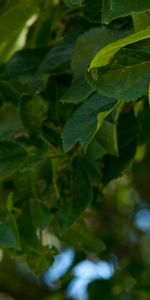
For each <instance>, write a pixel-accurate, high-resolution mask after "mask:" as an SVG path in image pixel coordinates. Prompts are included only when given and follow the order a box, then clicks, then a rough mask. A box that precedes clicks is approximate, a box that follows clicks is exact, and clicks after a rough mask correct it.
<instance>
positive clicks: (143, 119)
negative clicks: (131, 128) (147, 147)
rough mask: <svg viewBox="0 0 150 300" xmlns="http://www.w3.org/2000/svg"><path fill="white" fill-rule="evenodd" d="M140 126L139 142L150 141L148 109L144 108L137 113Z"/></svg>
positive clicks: (149, 112) (149, 113)
mask: <svg viewBox="0 0 150 300" xmlns="http://www.w3.org/2000/svg"><path fill="white" fill-rule="evenodd" d="M138 120H139V126H140V133H139V134H140V137H139V143H140V144H145V143H149V142H150V109H149V108H147V109H144V110H143V111H142V112H140V113H139V115H138Z"/></svg>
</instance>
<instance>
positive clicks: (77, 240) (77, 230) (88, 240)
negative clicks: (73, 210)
mask: <svg viewBox="0 0 150 300" xmlns="http://www.w3.org/2000/svg"><path fill="white" fill-rule="evenodd" d="M63 239H64V240H65V242H67V243H69V245H71V246H72V247H74V248H75V249H76V250H78V251H85V252H87V251H88V252H95V253H97V254H100V253H101V252H102V251H104V250H105V248H106V247H105V244H104V243H103V241H102V240H101V239H100V238H98V237H96V236H95V235H94V234H93V233H92V232H91V231H90V230H89V229H88V227H87V225H86V224H85V223H84V222H83V221H82V220H79V221H78V222H77V223H76V224H74V226H72V228H70V230H69V231H68V232H66V233H65V235H64V236H63Z"/></svg>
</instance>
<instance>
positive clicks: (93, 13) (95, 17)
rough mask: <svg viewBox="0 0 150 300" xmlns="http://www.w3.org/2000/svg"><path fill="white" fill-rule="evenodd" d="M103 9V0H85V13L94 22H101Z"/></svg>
mask: <svg viewBox="0 0 150 300" xmlns="http://www.w3.org/2000/svg"><path fill="white" fill-rule="evenodd" d="M101 9H102V0H95V1H91V0H85V1H84V7H83V13H84V16H85V17H86V18H87V19H88V20H90V21H92V22H94V23H101Z"/></svg>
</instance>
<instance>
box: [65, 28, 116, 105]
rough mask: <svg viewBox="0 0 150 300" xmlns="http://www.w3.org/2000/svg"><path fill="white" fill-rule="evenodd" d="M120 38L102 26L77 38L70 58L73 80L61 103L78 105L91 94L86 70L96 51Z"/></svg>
mask: <svg viewBox="0 0 150 300" xmlns="http://www.w3.org/2000/svg"><path fill="white" fill-rule="evenodd" d="M120 36H121V34H120V33H119V32H118V31H113V30H111V29H109V28H106V27H104V26H102V27H100V28H98V27H96V28H92V29H90V30H88V31H87V32H85V33H84V34H82V35H81V36H80V37H79V39H78V40H77V43H76V46H75V50H74V53H73V56H72V72H73V80H72V84H71V87H70V89H69V90H68V91H67V92H66V94H65V95H64V96H63V97H62V101H63V102H70V103H79V102H81V101H83V100H85V99H86V98H87V97H88V96H89V95H90V94H92V92H93V91H94V89H93V88H92V87H91V86H89V85H88V83H87V82H86V80H85V75H86V68H87V66H88V65H89V64H90V61H91V59H92V58H93V57H94V55H95V54H96V52H97V51H98V49H101V48H103V47H104V46H105V45H107V44H108V43H109V42H111V41H113V40H116V39H117V38H119V37H120ZM87 45H88V47H87Z"/></svg>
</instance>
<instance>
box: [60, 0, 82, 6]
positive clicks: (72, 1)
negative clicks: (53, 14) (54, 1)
mask: <svg viewBox="0 0 150 300" xmlns="http://www.w3.org/2000/svg"><path fill="white" fill-rule="evenodd" d="M63 1H64V3H65V5H66V6H68V7H72V6H75V7H76V6H77V7H78V6H79V7H81V6H82V2H83V0H63Z"/></svg>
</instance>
